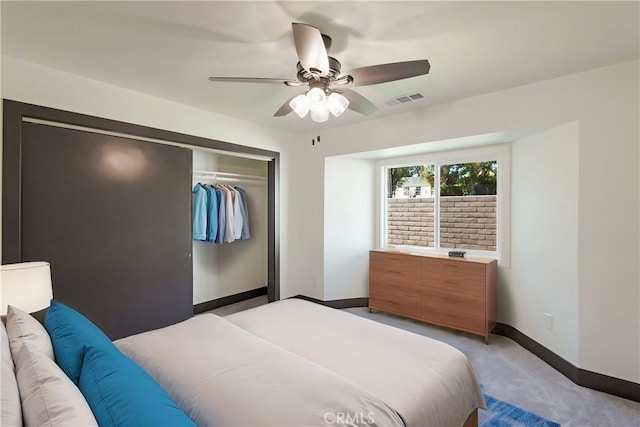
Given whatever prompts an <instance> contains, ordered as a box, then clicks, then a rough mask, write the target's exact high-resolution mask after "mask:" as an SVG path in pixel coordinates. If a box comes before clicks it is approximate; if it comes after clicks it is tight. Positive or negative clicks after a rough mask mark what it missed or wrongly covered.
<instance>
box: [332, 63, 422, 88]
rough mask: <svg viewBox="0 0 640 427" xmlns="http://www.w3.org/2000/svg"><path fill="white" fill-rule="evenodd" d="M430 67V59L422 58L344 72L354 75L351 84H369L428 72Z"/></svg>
mask: <svg viewBox="0 0 640 427" xmlns="http://www.w3.org/2000/svg"><path fill="white" fill-rule="evenodd" d="M430 68H431V65H429V61H427V60H426V59H421V60H417V61H404V62H393V63H390V64H380V65H371V66H368V67H361V68H354V69H353V70H350V71H347V72H346V73H344V74H347V75H350V76H352V77H353V83H352V84H351V86H368V85H375V84H378V83H386V82H392V81H395V80H402V79H408V78H409V77H416V76H421V75H423V74H428V73H429V69H430Z"/></svg>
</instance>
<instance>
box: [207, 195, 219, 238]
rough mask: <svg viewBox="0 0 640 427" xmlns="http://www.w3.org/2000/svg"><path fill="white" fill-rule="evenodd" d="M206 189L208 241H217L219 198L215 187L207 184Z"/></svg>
mask: <svg viewBox="0 0 640 427" xmlns="http://www.w3.org/2000/svg"><path fill="white" fill-rule="evenodd" d="M204 189H205V190H207V242H215V241H216V237H217V236H218V199H217V197H216V190H215V188H213V187H212V186H210V185H209V184H207V185H205V186H204Z"/></svg>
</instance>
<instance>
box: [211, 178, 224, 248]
mask: <svg viewBox="0 0 640 427" xmlns="http://www.w3.org/2000/svg"><path fill="white" fill-rule="evenodd" d="M212 188H213V190H214V191H215V192H216V202H217V205H218V233H217V236H216V240H215V242H216V243H220V244H222V243H224V232H225V230H226V223H227V208H226V200H225V195H224V193H223V192H222V191H220V189H219V188H217V187H212Z"/></svg>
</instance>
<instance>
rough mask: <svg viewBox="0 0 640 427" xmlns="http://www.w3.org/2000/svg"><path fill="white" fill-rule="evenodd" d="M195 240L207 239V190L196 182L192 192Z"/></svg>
mask: <svg viewBox="0 0 640 427" xmlns="http://www.w3.org/2000/svg"><path fill="white" fill-rule="evenodd" d="M191 202H192V204H191V216H192V223H193V224H192V234H193V240H207V190H205V189H204V187H203V186H202V185H200V184H196V185H195V187H193V190H192V192H191Z"/></svg>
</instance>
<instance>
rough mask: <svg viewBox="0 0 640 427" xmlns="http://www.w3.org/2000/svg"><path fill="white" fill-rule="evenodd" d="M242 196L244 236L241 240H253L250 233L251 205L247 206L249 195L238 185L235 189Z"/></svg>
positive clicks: (242, 235)
mask: <svg viewBox="0 0 640 427" xmlns="http://www.w3.org/2000/svg"><path fill="white" fill-rule="evenodd" d="M233 188H234V189H235V190H237V191H238V193H239V194H240V202H241V206H240V208H241V209H240V210H241V211H242V218H243V222H242V234H241V236H240V238H241V239H242V240H247V239H250V238H251V232H250V231H249V205H248V204H247V193H246V191H244V189H242V188H240V187H238V186H237V185H236V186H235V187H233Z"/></svg>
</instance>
